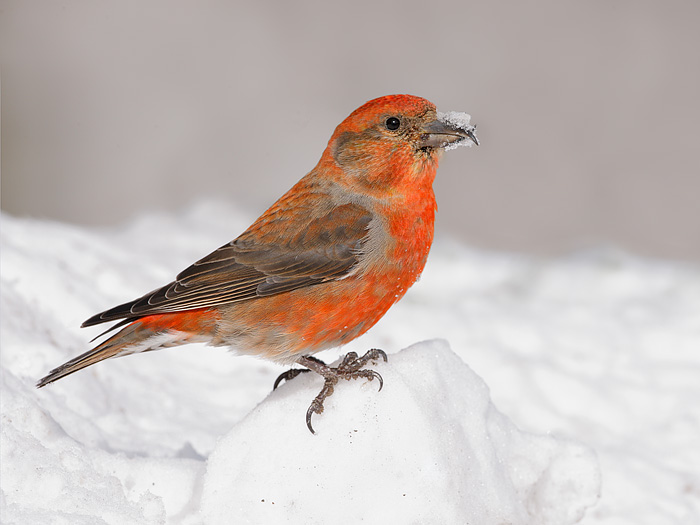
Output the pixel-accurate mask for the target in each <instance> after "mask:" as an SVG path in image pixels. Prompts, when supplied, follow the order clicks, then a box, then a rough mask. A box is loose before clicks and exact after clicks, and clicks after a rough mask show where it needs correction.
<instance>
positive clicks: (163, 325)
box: [36, 312, 211, 388]
mask: <svg viewBox="0 0 700 525" xmlns="http://www.w3.org/2000/svg"><path fill="white" fill-rule="evenodd" d="M188 313H191V312H188ZM187 317H188V316H187V315H183V314H161V315H150V316H147V317H142V318H141V319H138V320H136V321H133V322H132V323H131V324H128V325H127V326H125V327H124V328H122V329H121V330H120V331H119V332H117V333H116V334H114V335H113V336H111V337H110V338H109V339H107V340H106V341H103V342H102V343H100V344H99V345H97V346H96V347H95V348H93V349H92V350H90V351H89V352H85V353H84V354H82V355H79V356H78V357H76V358H74V359H71V360H70V361H68V362H66V363H63V364H62V365H61V366H59V367H58V368H54V369H53V370H51V372H49V373H48V374H47V375H46V377H43V378H41V379H40V380H39V381H38V382H37V384H36V387H37V388H41V387H44V386H46V385H48V384H49V383H53V382H54V381H56V380H58V379H61V378H62V377H66V376H67V375H70V374H72V373H73V372H77V371H78V370H82V369H83V368H86V367H88V366H90V365H94V364H95V363H99V362H100V361H104V360H105V359H109V358H111V357H121V356H124V355H130V354H136V353H140V352H148V351H150V350H158V349H160V348H167V347H170V346H177V345H181V344H185V343H194V342H207V341H209V340H210V339H211V336H210V335H207V334H206V332H202V331H199V333H198V332H197V331H194V330H193V331H189V330H188V329H190V330H192V329H193V328H195V327H194V326H192V325H191V324H190V325H188V324H187V323H186V318H187ZM202 317H204V319H202ZM183 318H184V319H183ZM209 320H210V317H208V316H201V315H200V316H199V319H198V320H197V321H198V322H197V326H196V327H197V328H199V330H202V328H203V327H204V326H205V325H206V326H207V328H208V327H209V326H208V325H207V324H206V322H205V321H209ZM183 321H185V322H183ZM115 328H116V327H115ZM183 329H184V330H183ZM193 332H194V333H193Z"/></svg>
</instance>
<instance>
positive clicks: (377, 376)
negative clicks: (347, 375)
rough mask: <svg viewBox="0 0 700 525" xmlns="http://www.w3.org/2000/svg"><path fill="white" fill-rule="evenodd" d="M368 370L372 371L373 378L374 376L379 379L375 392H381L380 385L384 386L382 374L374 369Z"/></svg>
mask: <svg viewBox="0 0 700 525" xmlns="http://www.w3.org/2000/svg"><path fill="white" fill-rule="evenodd" d="M370 372H372V377H373V378H374V377H376V378H377V379H379V390H377V392H381V391H382V387H383V386H384V379H383V378H382V376H381V374H380V373H379V372H376V371H374V370H370Z"/></svg>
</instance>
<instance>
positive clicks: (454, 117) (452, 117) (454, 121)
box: [437, 111, 476, 151]
mask: <svg viewBox="0 0 700 525" xmlns="http://www.w3.org/2000/svg"><path fill="white" fill-rule="evenodd" d="M437 118H438V120H439V121H440V122H444V123H445V124H449V125H450V126H454V127H455V128H457V129H461V130H463V131H469V132H472V133H475V132H476V126H472V125H471V124H470V123H469V122H470V121H471V119H472V117H471V115H469V114H468V113H461V112H459V111H448V112H447V113H442V112H441V111H438V113H437ZM473 145H474V142H473V141H471V140H460V141H459V142H454V143H452V144H448V145H447V146H446V147H445V151H448V150H451V149H455V148H459V147H461V146H466V147H469V148H470V147H472V146H473Z"/></svg>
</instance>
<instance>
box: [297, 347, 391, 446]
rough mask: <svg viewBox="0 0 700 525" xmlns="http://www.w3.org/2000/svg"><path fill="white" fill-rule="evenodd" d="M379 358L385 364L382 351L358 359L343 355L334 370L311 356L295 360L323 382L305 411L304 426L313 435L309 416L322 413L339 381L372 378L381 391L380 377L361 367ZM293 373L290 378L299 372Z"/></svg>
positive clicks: (373, 351)
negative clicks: (319, 376)
mask: <svg viewBox="0 0 700 525" xmlns="http://www.w3.org/2000/svg"><path fill="white" fill-rule="evenodd" d="M380 357H381V358H382V359H384V361H385V362H386V360H387V357H386V353H385V352H384V351H383V350H378V349H372V350H370V351H368V352H367V353H366V354H365V355H363V356H362V357H358V355H357V353H355V352H349V353H347V354H346V355H345V357H343V360H342V361H341V362H340V364H339V365H338V366H337V367H335V368H331V367H329V366H328V365H326V364H325V363H324V362H323V361H321V360H320V359H316V358H315V357H311V356H306V355H305V356H301V357H300V358H299V359H297V363H299V364H300V365H302V366H305V367H307V368H308V369H310V370H313V371H314V372H316V373H317V374H320V375H322V376H323V378H324V380H325V381H324V383H323V388H322V389H321V392H319V394H318V395H317V396H316V398H315V399H314V400H313V401H312V402H311V406H309V409H308V410H307V411H306V426H307V427H309V430H310V431H311V433H312V434H315V433H316V432H314V429H313V427H312V426H311V416H312V415H313V414H320V413H321V412H323V402H324V401H325V400H326V398H327V397H329V396H331V395H333V387H334V386H335V385H336V384H337V383H338V380H339V379H357V378H358V377H363V378H365V379H368V380H369V381H372V380H373V379H374V378H377V379H378V380H379V390H381V389H382V386H384V380H383V379H382V376H381V375H379V373H377V372H375V371H374V370H363V369H362V367H363V366H365V365H366V364H367V363H368V362H370V361H372V362H375V361H377V360H378V359H379V358H380ZM290 372H291V371H290ZM294 372H295V373H294V374H293V375H292V377H296V376H297V375H299V373H300V372H301V371H299V372H296V371H294ZM283 375H284V374H283ZM285 379H286V378H285ZM290 379H291V377H290Z"/></svg>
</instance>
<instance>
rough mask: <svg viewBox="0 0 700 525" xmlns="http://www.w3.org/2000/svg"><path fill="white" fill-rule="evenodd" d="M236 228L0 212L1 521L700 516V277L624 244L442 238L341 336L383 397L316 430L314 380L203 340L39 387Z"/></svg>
mask: <svg viewBox="0 0 700 525" xmlns="http://www.w3.org/2000/svg"><path fill="white" fill-rule="evenodd" d="M249 219H250V217H243V216H242V215H238V214H235V213H233V212H231V211H230V209H228V208H227V207H225V206H223V205H221V204H212V203H207V204H202V205H200V206H198V207H195V208H193V209H192V210H190V211H189V212H187V213H184V214H181V215H179V216H168V215H150V216H145V217H142V218H141V219H139V220H138V221H135V222H134V223H133V224H130V225H129V226H128V227H126V228H124V229H122V230H119V231H115V230H95V229H85V228H79V227H74V226H68V225H64V224H57V223H52V222H44V221H38V220H28V219H17V218H13V217H8V216H3V217H2V224H1V232H0V233H1V234H2V252H1V257H2V261H1V263H2V266H1V271H2V306H1V308H2V310H1V313H2V315H1V323H2V324H1V329H2V341H1V343H2V353H1V354H0V364H1V370H0V374H1V378H2V385H1V388H2V390H1V392H0V403H1V405H2V407H1V408H2V429H1V432H0V438H1V442H0V468H1V471H0V483H1V488H2V492H1V494H0V509H1V515H0V521H2V523H3V524H12V523H18V524H19V523H22V524H24V523H32V524H33V523H70V524H82V523H84V524H94V523H110V524H112V523H114V524H122V523H173V524H180V523H182V524H191V523H246V522H250V523H261V522H262V523H264V522H273V523H279V522H290V523H329V522H333V523H356V522H358V521H360V520H364V521H365V522H367V523H386V522H388V521H391V522H393V523H411V522H419V523H464V522H471V523H479V524H487V525H488V524H491V523H493V524H497V523H498V524H500V523H544V524H548V523H552V524H566V523H574V522H576V521H577V520H578V519H579V518H580V517H581V516H583V518H582V519H581V521H580V523H583V524H589V525H590V524H630V525H631V524H635V525H640V524H641V525H644V524H649V525H651V524H654V525H657V524H676V523H678V524H680V523H684V524H685V523H700V446H698V442H699V437H698V436H700V314H699V312H700V270H699V269H698V268H695V267H691V266H682V265H680V264H677V263H671V262H661V261H651V260H644V259H639V258H635V257H632V256H630V255H626V254H623V253H619V252H616V251H613V250H605V251H597V252H588V253H581V254H575V255H572V256H569V257H566V258H561V259H556V260H540V259H534V258H527V257H523V256H515V255H506V254H491V253H482V252H477V251H474V250H470V249H467V248H466V247H463V246H460V245H457V244H455V243H452V242H450V241H449V240H445V239H439V238H438V240H437V241H436V245H435V246H434V248H433V251H432V253H431V256H430V259H429V261H428V266H427V268H426V271H425V273H424V275H423V278H422V280H421V282H419V283H418V284H416V285H415V286H414V287H413V288H412V289H411V291H409V293H408V294H407V296H406V297H405V298H404V300H402V301H401V302H400V303H399V304H397V305H396V306H395V307H394V308H393V309H392V310H391V311H390V312H389V313H388V314H387V316H386V317H385V318H384V319H383V320H382V321H381V322H380V323H379V324H378V325H377V326H376V327H375V328H373V329H372V330H370V332H368V334H366V335H365V336H363V337H362V338H360V339H358V340H357V341H354V342H353V343H351V344H349V345H347V347H345V348H344V349H343V351H350V350H354V351H357V352H358V353H363V352H364V351H365V350H367V349H368V348H371V347H380V348H383V349H385V350H386V351H387V352H388V353H389V362H388V363H380V364H378V365H377V366H376V369H377V371H379V372H380V373H381V374H382V376H383V378H384V389H383V390H382V391H381V392H377V384H376V382H367V383H365V382H362V381H352V382H347V383H345V382H343V383H341V384H340V385H339V386H338V387H337V388H336V391H335V393H334V395H333V396H332V397H330V398H329V399H328V400H327V402H326V411H325V412H324V413H323V414H320V415H319V414H317V415H315V416H314V428H315V429H316V431H317V434H316V435H315V436H314V435H311V434H310V433H309V432H308V430H307V429H306V425H305V422H304V414H305V412H306V408H307V407H308V405H309V402H310V401H311V399H312V398H313V397H314V396H315V395H316V393H317V392H318V390H319V389H320V386H321V381H320V379H319V378H318V377H313V376H312V375H311V374H306V375H302V376H299V377H298V378H296V379H294V380H292V381H290V382H288V383H284V384H283V385H282V386H281V387H280V388H279V389H277V390H276V391H275V392H271V391H270V389H271V385H272V383H273V381H274V379H275V377H276V376H277V375H278V374H279V373H280V372H282V371H283V368H281V367H278V366H276V365H273V364H270V363H267V362H264V361H260V360H256V359H254V358H250V357H233V356H232V355H231V354H230V353H228V352H226V351H224V350H222V349H213V348H208V347H204V346H202V345H189V346H185V347H180V348H177V349H169V350H163V351H160V352H153V353H150V354H140V355H138V356H130V357H124V358H120V359H114V360H109V361H106V362H104V363H100V364H98V365H96V366H93V367H90V368H88V369H86V370H84V371H82V372H79V373H77V374H75V375H73V376H70V377H68V378H65V379H62V380H60V381H58V382H57V383H55V384H52V385H49V386H48V387H46V388H44V389H41V390H37V389H35V388H34V383H35V381H36V380H37V379H38V378H39V377H41V376H42V375H43V374H45V373H46V372H47V371H48V370H49V369H51V368H53V367H54V366H56V365H58V364H60V363H62V362H63V361H65V360H67V359H69V358H71V357H73V356H75V355H77V354H78V353H81V352H83V351H85V349H86V348H88V344H89V343H88V341H89V339H90V337H91V336H94V335H97V334H98V333H99V332H100V329H99V327H95V328H94V329H90V330H80V329H79V328H78V326H79V325H80V323H81V322H82V321H83V320H84V319H85V318H87V317H88V316H90V315H91V314H93V313H95V312H97V311H99V310H101V309H104V308H106V307H109V306H112V305H114V304H117V303H118V302H122V301H124V300H128V299H132V298H134V297H137V296H139V295H141V294H142V293H144V292H145V291H147V290H151V289H153V288H155V287H157V286H159V285H161V284H163V283H165V282H167V281H168V280H170V279H171V278H172V277H173V275H174V274H175V273H177V272H178V271H179V270H181V269H182V268H184V267H185V266H187V265H188V264H190V263H191V262H192V261H194V260H195V259H196V258H198V257H201V256H203V255H205V254H206V253H208V252H209V251H211V250H212V249H213V248H215V247H216V246H219V245H221V244H223V243H224V242H226V241H227V240H230V239H231V238H232V237H234V236H235V235H236V234H237V233H239V232H240V231H242V230H243V229H244V228H245V227H246V226H247V225H248V223H249V222H250V220H249ZM416 341H424V342H422V343H417V344H415V343H416ZM446 341H449V344H448V342H446ZM402 348H405V349H404V350H401V349H402ZM339 355H340V352H339V351H337V350H336V351H329V352H325V353H323V354H320V355H319V357H321V358H324V359H326V360H327V361H333V360H335V359H336V358H337V357H338V356H339ZM477 374H478V375H477ZM482 378H483V379H482ZM486 385H488V387H487V386H486ZM599 484H600V485H599ZM599 492H600V499H598V497H597V495H598V493H599Z"/></svg>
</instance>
